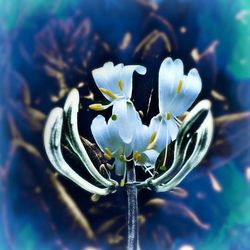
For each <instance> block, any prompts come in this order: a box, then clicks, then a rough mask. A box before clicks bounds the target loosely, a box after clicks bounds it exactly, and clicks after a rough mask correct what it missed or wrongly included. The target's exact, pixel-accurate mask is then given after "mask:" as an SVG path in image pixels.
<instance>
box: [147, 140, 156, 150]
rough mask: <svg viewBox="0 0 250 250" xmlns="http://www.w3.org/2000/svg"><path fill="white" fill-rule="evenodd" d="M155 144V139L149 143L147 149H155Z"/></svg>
mask: <svg viewBox="0 0 250 250" xmlns="http://www.w3.org/2000/svg"><path fill="white" fill-rule="evenodd" d="M154 146H155V141H153V142H152V143H149V144H148V146H147V150H150V149H153V148H154Z"/></svg>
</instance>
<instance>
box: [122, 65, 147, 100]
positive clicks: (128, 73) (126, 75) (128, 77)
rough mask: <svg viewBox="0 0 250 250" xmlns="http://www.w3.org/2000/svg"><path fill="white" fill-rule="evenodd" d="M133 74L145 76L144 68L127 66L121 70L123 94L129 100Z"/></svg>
mask: <svg viewBox="0 0 250 250" xmlns="http://www.w3.org/2000/svg"><path fill="white" fill-rule="evenodd" d="M134 72H137V73H138V74H140V75H145V74H146V72H147V70H146V68H145V67H144V66H140V65H128V66H125V67H124V68H123V70H122V72H121V80H122V84H123V93H124V95H125V96H126V97H127V98H129V99H130V98H131V95H132V80H133V73H134Z"/></svg>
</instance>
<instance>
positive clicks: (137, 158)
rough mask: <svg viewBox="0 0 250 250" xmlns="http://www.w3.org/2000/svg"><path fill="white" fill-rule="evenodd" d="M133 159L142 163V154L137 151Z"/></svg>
mask: <svg viewBox="0 0 250 250" xmlns="http://www.w3.org/2000/svg"><path fill="white" fill-rule="evenodd" d="M133 158H134V160H135V161H140V160H141V154H140V153H139V152H138V151H135V152H134V154H133Z"/></svg>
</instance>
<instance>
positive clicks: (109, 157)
mask: <svg viewBox="0 0 250 250" xmlns="http://www.w3.org/2000/svg"><path fill="white" fill-rule="evenodd" d="M104 157H105V158H106V159H107V160H111V159H112V153H111V151H110V149H109V148H105V153H104Z"/></svg>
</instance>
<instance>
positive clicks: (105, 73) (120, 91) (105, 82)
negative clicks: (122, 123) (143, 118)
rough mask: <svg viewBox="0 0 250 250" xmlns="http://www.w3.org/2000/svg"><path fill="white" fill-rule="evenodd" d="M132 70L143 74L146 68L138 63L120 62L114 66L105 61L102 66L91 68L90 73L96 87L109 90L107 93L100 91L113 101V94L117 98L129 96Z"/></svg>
mask: <svg viewBox="0 0 250 250" xmlns="http://www.w3.org/2000/svg"><path fill="white" fill-rule="evenodd" d="M134 71H136V72H137V73H139V74H145V73H146V68H145V67H143V66H140V65H128V66H124V65H123V64H122V63H120V64H117V65H116V66H114V64H113V63H112V62H107V63H105V64H104V65H103V67H100V68H97V69H95V70H93V71H92V75H93V78H94V80H95V82H96V85H97V86H98V88H102V89H105V90H108V91H110V92H111V94H108V93H107V91H102V93H103V95H104V96H105V97H106V98H107V99H108V100H109V101H113V100H114V97H113V96H115V97H117V98H118V97H124V98H130V97H131V94H132V77H133V73H134Z"/></svg>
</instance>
